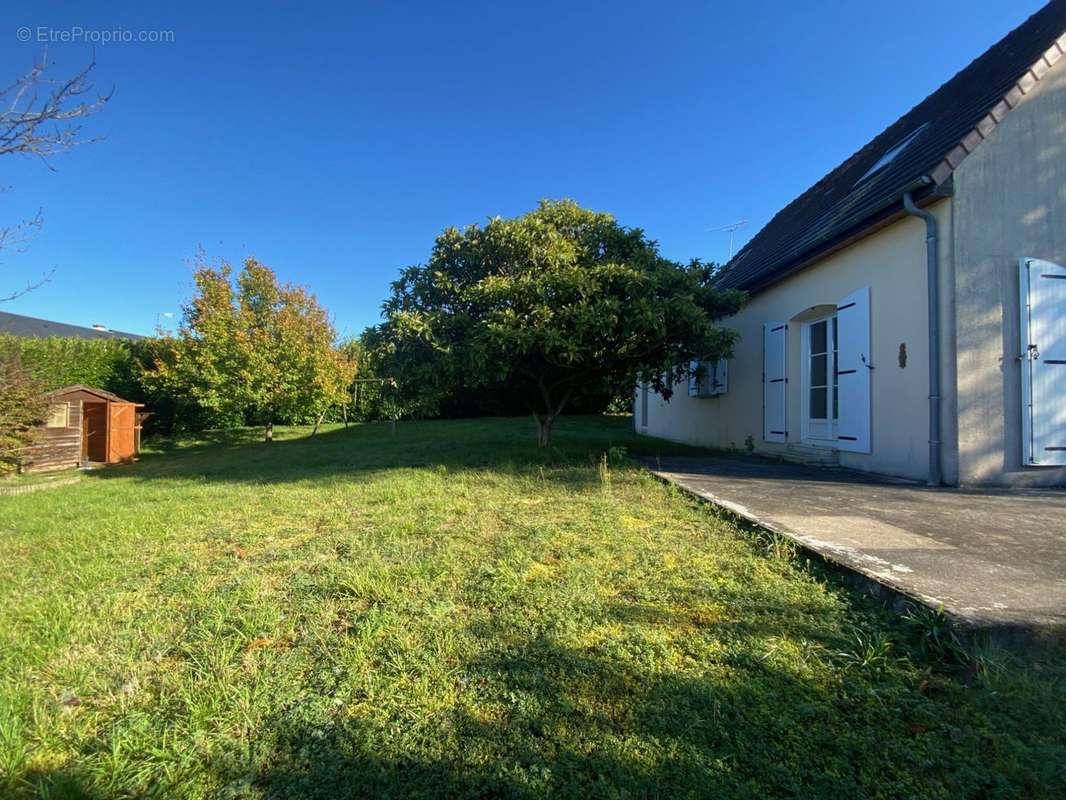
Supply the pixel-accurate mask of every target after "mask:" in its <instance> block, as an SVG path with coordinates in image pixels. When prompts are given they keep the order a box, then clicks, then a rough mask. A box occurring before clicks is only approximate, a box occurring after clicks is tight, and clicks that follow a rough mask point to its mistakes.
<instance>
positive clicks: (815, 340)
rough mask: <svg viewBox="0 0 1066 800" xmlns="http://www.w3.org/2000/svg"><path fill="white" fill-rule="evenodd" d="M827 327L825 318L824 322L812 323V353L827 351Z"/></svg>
mask: <svg viewBox="0 0 1066 800" xmlns="http://www.w3.org/2000/svg"><path fill="white" fill-rule="evenodd" d="M825 328H826V323H825V321H824V320H823V321H822V322H816V323H814V324H813V325H811V354H812V355H813V354H814V353H824V352H825V351H826V347H825V337H826V331H825Z"/></svg>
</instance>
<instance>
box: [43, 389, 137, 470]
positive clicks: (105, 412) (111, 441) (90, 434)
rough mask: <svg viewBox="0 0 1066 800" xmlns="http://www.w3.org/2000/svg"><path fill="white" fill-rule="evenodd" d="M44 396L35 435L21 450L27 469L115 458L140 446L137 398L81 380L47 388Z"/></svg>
mask: <svg viewBox="0 0 1066 800" xmlns="http://www.w3.org/2000/svg"><path fill="white" fill-rule="evenodd" d="M48 400H49V413H48V419H47V420H46V421H45V424H44V429H43V431H42V435H41V438H40V439H39V440H38V441H37V442H36V443H35V444H34V445H32V446H31V447H30V448H28V450H27V454H26V456H27V457H26V462H27V463H26V470H27V471H43V470H52V469H66V468H69V467H77V466H80V465H82V464H92V463H96V464H118V463H121V462H124V461H132V460H133V459H134V458H136V456H137V454H138V453H139V452H140V449H141V422H142V420H143V419H144V417H145V416H146V415H145V414H144V413H143V412H140V411H138V409H140V408H143V404H142V403H131V402H130V401H129V400H123V399H122V398H121V397H119V396H118V395H116V394H112V393H111V392H107V391H104V390H103V389H94V388H92V387H90V386H82V385H81V384H78V385H75V386H64V387H63V388H62V389H56V390H55V391H54V392H49V393H48Z"/></svg>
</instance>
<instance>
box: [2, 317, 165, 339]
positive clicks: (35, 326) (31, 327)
mask: <svg viewBox="0 0 1066 800" xmlns="http://www.w3.org/2000/svg"><path fill="white" fill-rule="evenodd" d="M0 333H9V334H11V335H12V336H22V337H25V338H37V339H46V338H48V337H49V336H63V337H67V338H77V339H131V340H136V339H143V338H145V337H143V336H141V335H140V334H139V333H125V332H123V331H111V330H99V329H98V328H86V327H84V326H82V325H69V324H67V323H66V322H53V321H52V320H47V319H38V318H37V317H26V316H23V315H22V314H11V313H9V312H7V311H0Z"/></svg>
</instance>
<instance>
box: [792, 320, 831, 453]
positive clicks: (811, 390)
mask: <svg viewBox="0 0 1066 800" xmlns="http://www.w3.org/2000/svg"><path fill="white" fill-rule="evenodd" d="M800 347H801V352H802V357H801V358H802V363H801V370H802V374H801V378H802V384H803V394H802V397H801V400H800V405H801V408H802V424H803V427H802V439H803V441H805V442H811V443H813V444H826V443H831V442H836V440H837V419H838V418H839V414H840V411H839V406H840V400H839V395H840V390H839V385H838V374H837V318H836V315H835V314H832V315H829V316H826V317H822V318H820V319H816V320H811V321H809V322H806V323H804V325H803V329H802V333H801V337H800Z"/></svg>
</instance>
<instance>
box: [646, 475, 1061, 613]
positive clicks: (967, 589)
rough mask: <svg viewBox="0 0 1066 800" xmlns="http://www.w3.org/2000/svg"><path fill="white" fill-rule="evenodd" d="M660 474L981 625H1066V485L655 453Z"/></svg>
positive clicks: (868, 575)
mask: <svg viewBox="0 0 1066 800" xmlns="http://www.w3.org/2000/svg"><path fill="white" fill-rule="evenodd" d="M644 464H645V466H647V467H648V469H650V470H651V471H652V472H653V473H654V474H656V475H658V476H660V477H662V478H664V479H666V480H668V481H670V482H672V483H674V484H676V485H678V486H680V487H681V488H683V489H685V490H687V491H688V492H690V493H692V494H695V495H698V496H699V497H701V498H704V499H706V500H709V501H711V502H712V503H715V504H716V505H719V506H721V507H723V508H726V509H728V510H730V511H732V512H734V513H736V514H739V515H740V516H742V517H745V518H746V519H748V520H750V521H751V522H754V523H756V524H758V525H760V526H762V527H764V528H767V529H769V530H771V531H775V532H777V533H780V534H783V535H785V536H788V537H790V538H792V539H793V540H795V541H796V542H798V543H799V544H801V545H802V546H803V547H805V548H807V549H809V550H812V551H814V552H816V553H818V554H819V555H820V556H822V557H824V558H826V559H827V560H829V561H831V562H834V563H836V564H838V565H840V566H843V567H845V568H847V569H849V570H853V571H855V572H857V573H860V574H861V575H863V576H865V577H866V578H869V579H872V580H874V581H876V582H877V583H879V584H882V585H884V586H887V587H889V588H891V589H893V590H895V591H896V592H899V593H900V594H903V595H905V596H907V597H909V598H912V599H914V600H917V601H920V602H922V603H925V604H926V605H929V606H933V607H937V606H941V605H942V606H943V607H944V609H945V611H947V612H948V613H949V614H951V615H952V616H954V617H955V618H956V619H958V620H960V621H962V622H964V623H966V624H969V625H972V626H975V627H979V628H990V629H996V630H1002V629H1022V630H1025V631H1029V632H1047V631H1051V630H1058V631H1061V630H1063V629H1066V492H1061V491H1060V492H1056V491H1049V490H1032V491H1018V490H1013V491H997V490H976V489H931V488H928V487H925V486H920V485H916V484H910V483H904V482H890V481H887V480H884V479H880V478H876V477H873V476H869V475H865V474H863V473H857V472H851V471H848V470H841V469H817V468H812V467H803V466H797V465H793V464H783V463H777V462H771V461H764V460H756V459H744V458H724V457H695V458H694V457H663V458H661V459H645V460H644Z"/></svg>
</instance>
